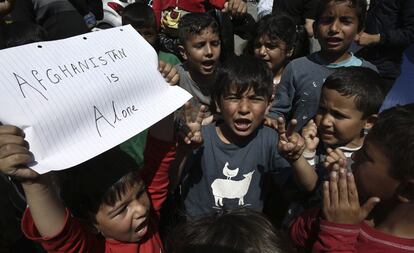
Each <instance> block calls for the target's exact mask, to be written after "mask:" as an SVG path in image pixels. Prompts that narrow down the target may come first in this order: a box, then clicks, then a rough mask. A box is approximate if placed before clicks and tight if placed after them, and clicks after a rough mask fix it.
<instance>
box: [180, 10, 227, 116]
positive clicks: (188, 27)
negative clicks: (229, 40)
mask: <svg viewBox="0 0 414 253" xmlns="http://www.w3.org/2000/svg"><path fill="white" fill-rule="evenodd" d="M218 29H219V27H218V24H217V22H216V21H215V20H214V18H212V17H211V16H210V15H209V14H207V13H189V14H187V15H185V16H183V17H182V19H181V20H180V23H179V26H178V35H179V39H180V43H181V45H180V46H179V51H180V53H181V56H182V58H183V59H184V60H185V62H184V63H183V64H180V65H176V68H177V71H178V74H179V76H180V83H179V85H180V86H181V88H183V89H185V90H187V91H188V92H189V93H190V94H191V95H193V99H192V100H191V101H192V104H193V106H194V108H199V107H200V106H201V105H204V106H206V108H207V115H209V114H210V106H211V101H210V100H211V99H210V93H211V83H212V82H213V79H214V75H213V74H214V71H215V69H216V66H217V64H218V63H219V57H220V51H221V46H220V45H221V41H220V36H219V30H218Z"/></svg>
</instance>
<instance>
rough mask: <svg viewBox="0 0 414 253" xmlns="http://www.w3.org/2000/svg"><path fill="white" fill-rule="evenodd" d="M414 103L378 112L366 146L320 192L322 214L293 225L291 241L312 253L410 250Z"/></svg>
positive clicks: (413, 244) (338, 164) (413, 242)
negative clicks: (349, 167)
mask: <svg viewBox="0 0 414 253" xmlns="http://www.w3.org/2000/svg"><path fill="white" fill-rule="evenodd" d="M413 115H414V104H409V105H405V106H397V107H394V108H391V109H388V110H386V111H384V112H382V113H381V114H380V115H379V118H378V121H377V122H376V123H375V125H374V126H373V128H372V129H371V131H370V132H369V133H368V135H367V137H366V139H365V142H364V146H363V147H362V148H361V149H360V150H358V151H357V152H355V153H354V154H353V156H352V159H353V160H354V163H353V164H352V172H349V171H348V172H347V171H346V169H345V168H344V167H345V163H344V161H343V160H340V159H338V160H336V161H332V164H333V167H335V168H336V170H334V171H333V172H331V174H330V177H329V180H328V181H326V182H325V183H324V187H323V205H322V210H321V211H322V212H320V211H319V210H310V211H309V212H307V213H305V214H303V215H302V216H301V217H299V218H298V219H296V220H295V221H294V222H293V223H292V225H291V231H290V232H291V237H292V239H293V242H294V243H295V244H296V245H297V246H298V247H299V248H301V249H305V250H307V251H311V248H312V252H339V251H341V252H368V253H369V252H393V253H394V252H413V251H414V230H413V228H414V218H413V216H412V215H411V214H412V213H413V211H414V194H413V193H414V171H413V167H414V160H413V158H414V154H413V150H414V149H413V148H414V147H413V144H414V132H413V128H412V125H413V124H414V116H413Z"/></svg>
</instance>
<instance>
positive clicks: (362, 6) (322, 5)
mask: <svg viewBox="0 0 414 253" xmlns="http://www.w3.org/2000/svg"><path fill="white" fill-rule="evenodd" d="M331 3H333V4H340V3H348V4H349V5H350V7H351V8H353V9H355V11H356V16H357V17H358V32H360V31H362V30H363V29H364V26H365V20H366V17H367V0H319V1H318V5H317V7H316V15H315V24H318V22H319V19H320V18H321V16H322V14H323V13H324V11H325V10H326V8H327V6H328V5H329V4H331Z"/></svg>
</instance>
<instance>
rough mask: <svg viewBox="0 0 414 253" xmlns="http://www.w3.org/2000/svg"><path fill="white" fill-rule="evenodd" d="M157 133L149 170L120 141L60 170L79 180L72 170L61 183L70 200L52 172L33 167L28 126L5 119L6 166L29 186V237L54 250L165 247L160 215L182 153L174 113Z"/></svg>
mask: <svg viewBox="0 0 414 253" xmlns="http://www.w3.org/2000/svg"><path fill="white" fill-rule="evenodd" d="M149 136H150V137H149V139H148V143H147V148H146V153H145V164H144V168H143V169H142V170H141V171H139V170H138V167H137V165H136V163H135V162H134V161H133V160H132V159H131V158H130V157H129V156H128V155H127V154H125V153H123V152H121V151H120V150H119V149H116V148H115V149H112V150H110V151H107V152H105V153H103V154H101V155H99V156H97V157H95V158H92V159H91V160H89V161H87V162H85V163H83V164H81V165H79V166H77V168H72V169H71V170H69V171H68V172H66V173H67V174H66V173H65V172H57V174H58V175H59V174H60V173H65V174H66V175H70V177H71V180H72V181H68V180H69V179H68V178H67V177H64V179H65V178H66V179H65V181H64V182H63V183H62V185H61V191H60V193H61V194H62V197H63V200H64V201H65V203H64V202H62V200H61V199H60V197H59V196H58V193H57V191H56V190H55V187H54V185H53V182H52V179H51V173H46V174H43V175H39V174H37V173H36V172H35V171H33V170H32V169H30V168H29V167H27V164H30V163H32V162H33V161H34V157H33V154H32V153H30V151H29V147H28V143H27V142H26V141H25V140H24V133H23V131H22V130H21V129H19V128H17V127H14V126H6V125H4V126H3V125H1V126H0V150H1V151H0V171H1V172H2V173H4V174H6V175H8V176H11V177H14V178H16V179H18V180H20V181H21V184H22V186H23V189H24V192H25V195H26V199H27V203H28V208H27V209H26V212H25V214H24V217H23V220H22V229H23V232H24V233H25V235H26V237H28V238H29V239H31V240H34V241H37V242H40V243H41V244H42V246H43V247H44V248H45V249H46V250H47V251H48V252H70V253H71V252H73V253H75V252H76V253H83V252H84V253H93V252H97V253H98V252H99V253H101V252H102V253H109V252H111V253H116V252H119V253H121V252H122V253H124V252H131V253H132V252H144V253H159V252H162V248H163V246H162V243H161V239H160V237H159V234H158V224H157V223H158V220H159V210H160V208H161V205H162V203H163V201H164V200H165V198H166V196H167V186H168V168H169V165H170V162H171V161H172V160H173V159H174V156H175V142H174V141H173V118H172V117H171V116H169V117H167V118H165V119H164V120H161V121H160V122H159V123H157V124H156V125H154V126H153V127H151V130H150V132H149ZM145 185H147V189H146V187H145ZM65 204H67V205H68V206H69V207H70V209H69V208H67V207H65ZM72 214H75V217H74V216H72Z"/></svg>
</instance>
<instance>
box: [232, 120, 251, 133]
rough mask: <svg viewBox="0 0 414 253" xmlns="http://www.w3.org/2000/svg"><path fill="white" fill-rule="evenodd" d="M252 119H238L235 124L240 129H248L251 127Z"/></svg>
mask: <svg viewBox="0 0 414 253" xmlns="http://www.w3.org/2000/svg"><path fill="white" fill-rule="evenodd" d="M251 124H252V121H251V120H249V119H236V120H235V121H234V126H235V128H236V129H237V130H238V131H246V130H248V129H249V128H250V126H251Z"/></svg>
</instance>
